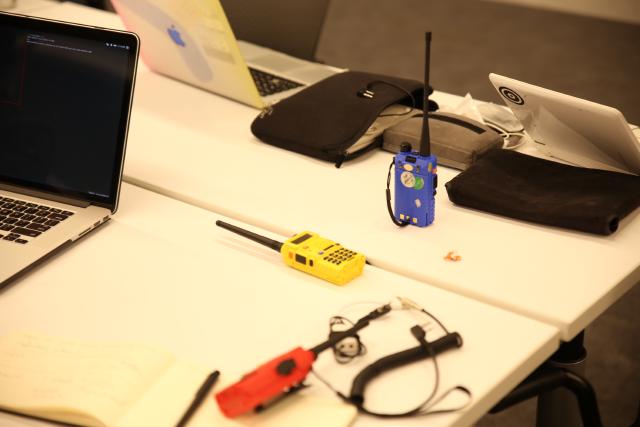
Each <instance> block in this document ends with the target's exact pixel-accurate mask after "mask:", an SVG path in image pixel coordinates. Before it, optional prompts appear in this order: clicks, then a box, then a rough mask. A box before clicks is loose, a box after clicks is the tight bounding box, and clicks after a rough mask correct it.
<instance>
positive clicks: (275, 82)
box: [249, 68, 302, 96]
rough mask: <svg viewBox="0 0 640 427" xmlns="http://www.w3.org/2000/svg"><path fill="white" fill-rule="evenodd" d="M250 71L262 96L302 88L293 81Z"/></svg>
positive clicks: (252, 69) (254, 70)
mask: <svg viewBox="0 0 640 427" xmlns="http://www.w3.org/2000/svg"><path fill="white" fill-rule="evenodd" d="M249 71H250V72H251V77H253V81H254V82H255V83H256V87H257V88H258V92H259V93H260V96H269V95H273V94H274V93H278V92H284V91H285V90H289V89H293V88H296V87H300V86H302V85H301V84H300V83H296V82H292V81H291V80H287V79H283V78H282V77H278V76H274V75H273V74H269V73H265V72H264V71H260V70H256V69H255V68H249Z"/></svg>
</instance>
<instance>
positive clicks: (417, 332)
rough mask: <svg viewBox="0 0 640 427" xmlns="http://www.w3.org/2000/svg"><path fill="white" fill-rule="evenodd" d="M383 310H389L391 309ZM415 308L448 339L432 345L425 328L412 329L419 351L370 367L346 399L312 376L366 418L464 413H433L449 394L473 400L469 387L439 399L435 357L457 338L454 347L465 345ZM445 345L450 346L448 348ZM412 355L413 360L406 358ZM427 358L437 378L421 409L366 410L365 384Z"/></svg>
mask: <svg viewBox="0 0 640 427" xmlns="http://www.w3.org/2000/svg"><path fill="white" fill-rule="evenodd" d="M384 307H388V305H386V306H384ZM413 308H414V309H417V310H419V311H420V312H421V313H423V314H425V315H426V316H428V317H429V318H430V319H432V320H433V321H435V322H436V323H437V324H438V325H439V326H440V328H442V330H443V331H444V332H445V336H444V337H441V338H439V339H438V340H436V341H434V342H433V343H429V342H427V340H426V339H425V336H426V331H425V330H424V328H422V327H421V326H419V325H416V326H414V327H412V328H411V333H412V334H413V336H414V337H415V338H416V339H417V340H418V342H419V343H420V345H419V346H418V347H414V348H411V349H407V350H403V351H401V352H398V353H394V354H391V355H388V356H385V357H383V358H382V359H378V360H377V361H376V362H374V363H373V364H371V365H369V366H368V367H367V368H365V369H364V370H363V371H361V372H360V374H358V375H357V376H356V378H355V379H354V383H353V384H352V391H351V393H352V395H351V396H347V395H345V394H343V393H342V392H340V391H339V390H337V389H336V388H334V387H333V386H332V385H331V384H330V383H329V382H328V381H327V380H325V379H324V378H323V377H322V376H320V375H319V374H318V373H317V372H316V371H314V370H313V369H311V372H312V373H313V374H314V375H315V376H316V378H318V380H320V381H321V382H322V383H324V385H325V386H327V387H328V388H329V389H330V390H331V391H333V392H334V393H335V394H336V395H337V396H338V397H340V398H341V399H342V400H344V401H345V402H347V403H350V404H352V405H354V406H355V407H356V408H357V409H358V411H359V412H361V413H364V414H367V415H371V416H375V417H379V418H404V417H412V416H426V415H433V414H442V413H451V412H456V411H459V410H461V409H462V408H464V406H466V404H465V405H463V406H461V407H457V408H445V409H436V410H431V409H430V408H432V407H433V406H435V405H436V404H438V403H439V402H441V401H442V400H443V399H444V398H445V397H447V396H448V395H449V394H450V393H452V392H454V391H461V392H463V393H465V394H467V395H468V396H469V401H470V399H471V392H470V391H469V390H468V389H467V388H466V387H463V386H455V387H452V388H450V389H449V390H447V391H446V392H444V393H443V394H442V395H440V396H439V397H437V398H436V395H437V393H438V389H439V387H440V368H439V365H438V361H437V358H436V355H437V353H439V352H442V351H445V350H446V349H447V348H452V346H451V342H452V340H451V338H454V339H455V340H456V341H457V344H456V345H455V347H459V346H460V345H462V341H461V338H460V336H459V335H458V334H457V333H454V334H451V333H450V332H449V330H448V329H447V328H446V327H445V326H444V324H443V323H442V322H441V321H440V320H439V319H438V318H437V317H436V316H434V315H433V314H431V313H429V312H428V311H427V310H425V309H424V308H422V307H413ZM336 317H339V318H340V319H341V320H342V321H346V322H348V323H349V324H353V322H351V321H350V320H349V319H347V318H346V317H342V316H336ZM332 319H333V318H332ZM361 320H362V319H361ZM445 341H448V344H445V346H443V344H444V342H445ZM358 342H359V343H360V341H359V339H358ZM446 345H448V347H447V346H446ZM435 347H437V348H438V350H437V351H436V350H435V349H434V348H435ZM334 350H335V348H334ZM425 352H426V354H425ZM409 354H410V355H411V356H409V357H407V356H408V355H409ZM401 355H402V356H401ZM354 357H355V356H354ZM424 358H432V359H433V367H434V377H435V378H434V386H433V389H432V390H431V392H430V393H429V395H428V396H427V398H426V399H425V400H424V401H423V402H422V403H421V404H420V405H418V406H417V407H415V408H413V409H411V410H409V411H405V412H398V413H383V412H376V411H372V410H370V409H367V408H365V407H364V387H365V384H366V382H368V381H370V380H371V379H373V378H374V377H375V376H377V375H379V374H380V373H381V372H382V370H388V369H390V368H391V369H393V368H394V367H398V366H401V364H405V363H407V362H409V363H410V362H412V361H413V362H415V361H418V360H421V359H424ZM383 365H385V368H382V366H383ZM378 366H380V367H378ZM365 371H367V373H366V374H365ZM356 384H358V385H356ZM356 390H357V391H356ZM434 399H435V400H434ZM467 403H468V402H467Z"/></svg>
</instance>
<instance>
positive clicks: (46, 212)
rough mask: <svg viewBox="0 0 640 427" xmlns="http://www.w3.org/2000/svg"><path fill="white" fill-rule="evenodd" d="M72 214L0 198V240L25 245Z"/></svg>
mask: <svg viewBox="0 0 640 427" xmlns="http://www.w3.org/2000/svg"><path fill="white" fill-rule="evenodd" d="M71 215H73V212H70V211H64V210H62V209H58V208H53V207H51V206H45V205H39V204H37V203H31V202H27V201H25V200H19V199H12V198H9V197H2V196H0V239H2V240H8V241H11V242H15V243H19V244H23V245H24V244H26V243H29V240H30V239H31V238H35V237H38V236H39V235H41V234H42V233H44V232H45V231H48V230H50V229H51V228H52V227H55V226H56V225H58V224H59V223H60V222H61V221H64V220H65V219H67V218H69V217H70V216H71Z"/></svg>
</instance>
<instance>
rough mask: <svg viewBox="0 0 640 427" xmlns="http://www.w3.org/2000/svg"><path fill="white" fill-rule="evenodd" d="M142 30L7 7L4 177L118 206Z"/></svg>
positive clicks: (0, 164) (0, 109) (1, 35)
mask: <svg viewBox="0 0 640 427" xmlns="http://www.w3.org/2000/svg"><path fill="white" fill-rule="evenodd" d="M137 53H138V41H137V37H136V36H135V35H132V34H129V33H122V32H117V31H112V30H103V29H97V28H93V27H84V26H78V25H73V24H63V23H58V22H54V21H46V20H39V19H32V18H26V17H21V16H15V15H9V14H0V58H2V60H1V61H0V129H1V132H0V182H5V183H8V184H12V185H17V186H21V187H25V188H29V189H36V190H41V191H45V192H49V193H55V194H58V195H63V196H67V197H72V198H75V199H81V200H84V201H88V202H92V203H94V204H97V205H100V206H105V207H110V208H112V210H113V209H114V208H115V205H116V202H117V195H118V191H119V184H120V178H121V175H122V165H123V162H124V148H125V141H126V134H127V126H128V118H129V111H130V103H131V97H132V96H133V82H134V74H135V67H136V62H137Z"/></svg>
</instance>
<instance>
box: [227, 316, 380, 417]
mask: <svg viewBox="0 0 640 427" xmlns="http://www.w3.org/2000/svg"><path fill="white" fill-rule="evenodd" d="M389 311H391V306H390V305H389V304H385V305H383V306H380V307H378V308H377V309H375V310H373V311H372V312H371V313H369V314H367V315H366V316H364V317H363V318H361V319H360V320H358V321H357V322H356V324H355V325H354V326H353V327H352V328H350V329H347V330H345V331H343V332H340V333H337V334H335V335H333V336H332V337H331V338H329V339H328V340H327V341H325V342H323V343H321V344H318V345H316V346H315V347H313V348H310V349H308V350H305V349H303V348H301V347H296V348H294V349H293V350H291V351H289V352H288V353H285V354H283V355H280V356H278V357H276V358H275V359H272V360H270V361H269V362H267V363H265V364H263V365H260V366H259V367H258V368H256V369H255V370H253V371H251V372H249V373H248V374H246V375H245V376H243V377H242V379H240V381H238V382H237V383H235V384H232V385H230V386H229V387H227V388H226V389H224V390H222V391H221V392H219V393H217V394H216V395H215V398H216V401H217V402H218V406H219V407H220V411H221V412H222V413H223V414H224V415H225V416H226V417H229V418H233V417H236V416H238V415H241V414H244V413H245V412H249V411H252V410H255V411H259V410H261V409H263V408H264V407H265V406H266V405H268V404H270V403H273V402H275V401H276V400H279V398H282V397H285V396H287V395H288V394H291V393H294V392H296V391H297V390H299V389H301V388H302V387H303V385H302V382H303V381H304V379H305V378H306V377H307V374H308V373H309V371H311V365H313V362H314V361H315V360H316V358H317V357H318V355H319V354H320V353H321V352H323V351H324V350H326V349H328V348H331V347H333V346H334V345H335V344H337V343H338V342H340V341H341V340H343V339H344V338H347V337H350V336H353V335H355V334H356V333H357V332H358V331H359V330H360V329H362V328H364V327H365V326H367V325H368V324H369V321H371V320H373V319H376V318H378V317H380V316H383V315H385V314H387V313H388V312H389Z"/></svg>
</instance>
